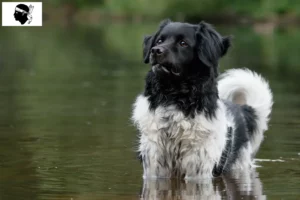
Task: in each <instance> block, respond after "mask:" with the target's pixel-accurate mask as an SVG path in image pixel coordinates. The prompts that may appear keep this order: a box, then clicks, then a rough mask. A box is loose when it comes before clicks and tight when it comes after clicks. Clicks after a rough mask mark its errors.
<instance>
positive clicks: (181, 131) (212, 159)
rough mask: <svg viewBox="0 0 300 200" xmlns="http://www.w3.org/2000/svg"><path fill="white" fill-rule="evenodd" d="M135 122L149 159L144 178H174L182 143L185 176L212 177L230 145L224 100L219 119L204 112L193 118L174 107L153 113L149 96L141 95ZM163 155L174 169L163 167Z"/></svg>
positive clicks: (143, 148) (161, 108)
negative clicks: (177, 149) (227, 135)
mask: <svg viewBox="0 0 300 200" xmlns="http://www.w3.org/2000/svg"><path fill="white" fill-rule="evenodd" d="M133 121H134V123H135V124H136V125H137V127H138V129H139V130H140V132H141V135H140V145H139V151H140V152H141V155H142V156H145V159H146V160H147V159H149V163H144V178H146V177H147V178H157V177H165V178H169V177H171V173H172V171H171V170H170V169H171V166H172V156H175V155H174V154H176V153H175V152H174V151H176V148H177V147H178V144H179V142H181V148H180V157H181V158H182V159H180V160H176V166H177V167H178V168H180V169H181V172H183V173H185V174H186V177H185V179H199V178H211V177H212V171H213V167H214V165H215V164H216V163H217V162H218V161H219V159H220V157H221V154H222V151H223V149H224V147H225V144H226V132H227V121H226V110H225V106H224V104H223V103H222V102H221V101H219V102H218V109H217V111H216V118H212V120H210V119H208V118H207V117H205V116H204V114H203V113H200V114H198V115H196V117H195V118H194V119H191V118H186V117H185V116H184V115H183V113H182V112H180V111H179V110H177V109H176V108H174V107H172V106H169V107H158V108H157V109H156V110H155V112H152V111H150V110H149V102H148V100H147V98H146V97H144V96H142V95H141V96H139V97H138V98H137V100H136V102H135V104H134V112H133ZM167 135H168V136H167ZM170 139H173V140H172V141H171V140H170ZM160 158H164V159H166V160H167V166H169V167H170V168H168V167H167V168H165V167H161V166H160V165H159V163H158V160H159V159H160ZM157 168H159V169H158V170H157ZM196 168H198V169H199V173H198V174H197V173H196V171H197V169H196Z"/></svg>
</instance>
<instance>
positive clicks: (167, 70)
mask: <svg viewBox="0 0 300 200" xmlns="http://www.w3.org/2000/svg"><path fill="white" fill-rule="evenodd" d="M152 71H153V72H155V73H156V72H165V73H167V74H174V75H175V76H179V75H180V73H179V72H177V71H175V70H174V69H173V67H171V66H167V65H161V64H156V65H153V66H152Z"/></svg>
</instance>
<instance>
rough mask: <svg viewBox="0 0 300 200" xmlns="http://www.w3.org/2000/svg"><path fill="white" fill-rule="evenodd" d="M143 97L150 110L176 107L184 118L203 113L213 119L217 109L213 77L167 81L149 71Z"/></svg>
mask: <svg viewBox="0 0 300 200" xmlns="http://www.w3.org/2000/svg"><path fill="white" fill-rule="evenodd" d="M144 95H145V96H146V97H148V99H149V102H150V109H151V110H155V109H156V108H157V107H159V106H172V105H173V106H176V108H177V109H178V110H180V111H181V112H183V113H184V115H185V116H186V117H192V118H193V117H194V116H195V115H196V114H197V113H201V112H204V114H205V115H206V116H207V117H214V115H215V111H216V109H217V100H218V90H217V83H216V80H215V78H214V77H209V78H208V77H206V78H203V77H201V76H197V75H195V76H191V77H189V78H188V79H185V80H182V79H181V80H180V79H172V78H170V79H168V78H167V77H159V76H158V75H156V74H155V73H153V72H152V71H149V72H148V74H147V78H146V86H145V91H144Z"/></svg>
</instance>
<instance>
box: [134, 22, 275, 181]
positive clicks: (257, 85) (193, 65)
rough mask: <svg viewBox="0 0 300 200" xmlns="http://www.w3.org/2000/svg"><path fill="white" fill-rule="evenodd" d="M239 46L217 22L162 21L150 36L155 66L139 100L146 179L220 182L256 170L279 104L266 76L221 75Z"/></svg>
mask: <svg viewBox="0 0 300 200" xmlns="http://www.w3.org/2000/svg"><path fill="white" fill-rule="evenodd" d="M230 45H231V37H223V36H221V35H220V34H219V33H218V32H217V31H216V30H215V29H214V28H213V27H212V26H211V25H209V24H207V23H205V22H201V23H199V24H189V23H181V22H172V21H170V20H169V19H167V20H164V21H162V22H161V24H160V26H159V29H158V31H157V32H156V33H155V34H153V35H151V36H146V37H145V39H144V50H143V54H144V61H145V63H150V64H151V67H152V69H151V70H150V71H149V72H148V74H147V77H146V85H145V90H144V92H143V94H141V95H139V96H138V97H137V99H136V102H135V103H134V108H133V116H132V120H133V122H134V124H135V125H136V127H137V128H138V130H139V132H140V135H139V149H138V151H139V155H140V158H141V160H142V163H143V169H144V174H143V177H144V178H171V177H180V178H184V179H185V180H191V179H192V180H198V179H204V178H212V177H214V176H218V175H221V174H222V173H225V172H229V171H231V170H233V169H246V168H247V169H249V168H251V166H253V157H254V156H255V154H256V152H257V151H258V149H259V146H260V144H261V142H262V140H263V132H264V131H266V130H267V129H268V121H269V117H270V113H271V109H272V105H273V97H272V92H271V90H270V88H269V85H268V83H267V81H265V79H263V78H262V77H261V76H260V75H258V74H257V73H254V72H252V71H250V70H248V69H231V70H228V71H227V72H225V73H224V74H222V75H220V76H219V75H218V63H219V59H220V58H221V57H223V56H224V55H225V54H226V53H227V50H228V48H229V47H230Z"/></svg>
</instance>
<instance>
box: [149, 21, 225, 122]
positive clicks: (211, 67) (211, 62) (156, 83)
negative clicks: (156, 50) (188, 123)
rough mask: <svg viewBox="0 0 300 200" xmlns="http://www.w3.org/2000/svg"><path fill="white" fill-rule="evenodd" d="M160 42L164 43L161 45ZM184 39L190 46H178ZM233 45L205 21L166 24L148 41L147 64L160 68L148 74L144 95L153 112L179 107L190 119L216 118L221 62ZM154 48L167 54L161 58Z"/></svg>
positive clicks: (162, 24)
mask: <svg viewBox="0 0 300 200" xmlns="http://www.w3.org/2000/svg"><path fill="white" fill-rule="evenodd" d="M160 39H161V40H162V43H160V44H157V42H158V40H160ZM182 40H184V41H186V42H187V43H188V46H187V47H181V46H179V45H178V42H179V41H182ZM229 46H230V37H222V36H221V35H220V34H219V33H218V32H216V31H215V30H214V29H213V28H212V26H211V25H209V24H207V23H205V22H201V23H200V24H196V25H195V24H188V23H178V22H171V20H168V19H167V20H164V21H162V22H161V23H160V25H159V29H158V31H157V32H156V33H155V34H153V35H152V36H146V37H145V39H144V49H143V56H144V62H145V63H149V62H150V63H151V66H155V67H156V70H150V71H149V72H148V75H147V78H146V87H145V93H144V95H145V96H147V97H149V100H150V107H151V109H153V110H154V109H156V108H157V107H158V106H159V105H161V106H168V105H175V106H177V108H178V109H179V110H181V111H182V112H183V113H184V114H185V115H186V116H190V117H194V116H195V114H196V113H197V112H202V111H204V112H205V114H206V115H207V116H208V117H213V116H214V113H215V110H216V108H217V105H216V102H217V99H218V91H217V83H216V77H217V75H218V60H219V59H220V58H221V57H222V56H224V55H225V54H226V52H227V50H228V48H229ZM153 47H160V48H163V49H164V50H165V51H166V52H167V53H166V55H165V56H164V57H163V58H162V59H160V60H159V59H157V58H156V57H155V55H153V54H152V53H151V49H152V48H153ZM157 66H158V67H157ZM162 67H165V69H166V70H167V71H169V73H167V72H166V71H163V70H162ZM176 73H179V75H176Z"/></svg>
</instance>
